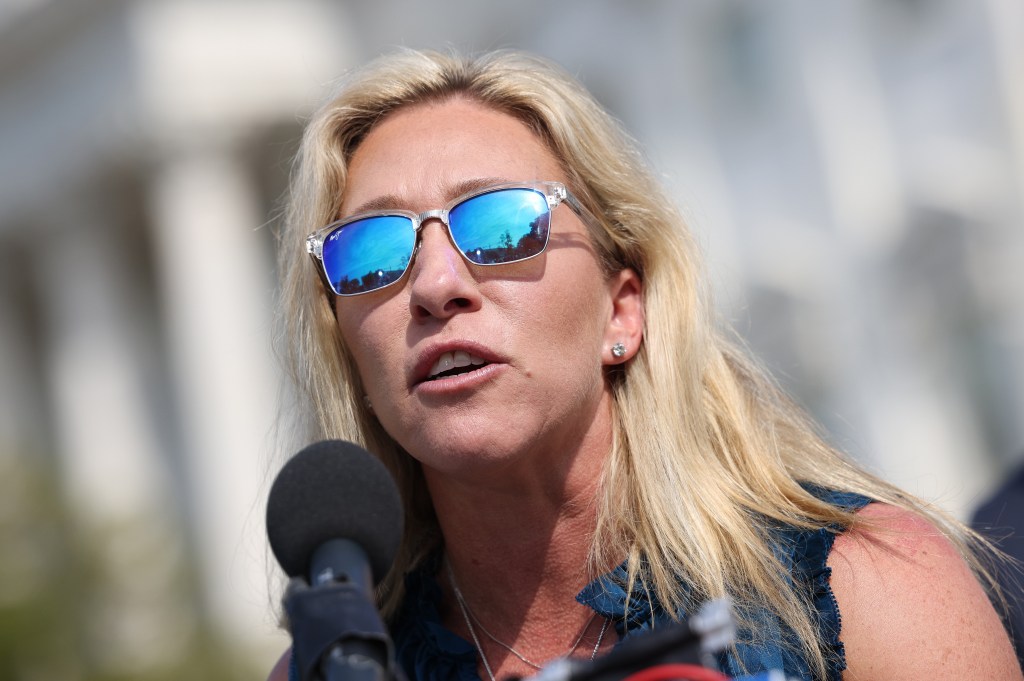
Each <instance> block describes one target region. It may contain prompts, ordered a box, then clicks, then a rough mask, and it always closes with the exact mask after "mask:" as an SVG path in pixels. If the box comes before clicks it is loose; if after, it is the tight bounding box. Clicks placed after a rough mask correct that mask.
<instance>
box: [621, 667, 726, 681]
mask: <svg viewBox="0 0 1024 681" xmlns="http://www.w3.org/2000/svg"><path fill="white" fill-rule="evenodd" d="M678 679H684V680H685V681H729V677H728V676H726V675H724V674H721V673H719V672H716V671H715V670H714V669H708V668H707V667H698V666H697V665H695V664H663V665H659V666H657V667H649V668H647V669H644V670H643V671H639V672H637V673H635V674H632V675H630V676H627V677H626V678H625V679H624V681H677V680H678Z"/></svg>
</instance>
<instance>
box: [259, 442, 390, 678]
mask: <svg viewBox="0 0 1024 681" xmlns="http://www.w3.org/2000/svg"><path fill="white" fill-rule="evenodd" d="M267 536H268V538H269V540H270V548H271V550H272V551H273V552H274V556H275V557H276V558H277V561H278V562H279V563H280V564H281V567H282V568H283V569H284V571H285V572H286V573H287V574H288V576H289V577H291V578H292V579H291V582H290V583H289V586H288V590H287V592H286V594H285V597H284V609H285V613H286V615H287V618H288V624H289V629H290V631H291V634H292V644H293V645H292V654H293V656H294V658H295V662H296V663H297V665H298V669H299V676H300V678H301V679H302V681H340V680H342V679H346V680H359V681H364V680H365V681H383V680H392V679H402V675H401V672H400V670H399V669H398V666H397V664H396V663H395V658H394V647H393V645H392V642H391V638H390V636H389V634H388V630H387V627H386V626H385V625H384V622H383V621H382V619H381V617H380V613H379V612H378V610H377V607H376V605H375V603H374V595H373V590H374V587H375V585H376V584H377V583H378V582H379V581H380V580H381V579H382V578H383V577H384V575H385V574H387V572H388V570H389V569H390V567H391V564H392V563H393V562H394V558H395V554H396V553H397V551H398V544H399V542H400V540H401V537H402V502H401V498H400V497H399V494H398V490H397V488H396V487H395V483H394V480H393V479H392V478H391V475H390V473H389V472H388V471H387V469H386V468H385V467H384V465H383V464H382V463H381V462H380V461H379V460H378V459H377V458H376V457H374V456H373V455H372V454H370V453H369V452H367V451H366V450H365V449H362V448H361V447H358V446H357V445H354V444H352V443H350V442H344V441H341V440H326V441H323V442H317V443H315V444H312V445H310V446H308V447H306V448H305V449H303V450H302V451H300V452H299V453H298V454H296V455H295V456H294V457H292V458H291V459H290V460H289V461H288V463H287V464H285V466H284V467H283V468H282V469H281V472H280V473H278V476H277V478H276V479H275V480H274V484H273V486H272V487H271V490H270V496H269V498H268V500H267Z"/></svg>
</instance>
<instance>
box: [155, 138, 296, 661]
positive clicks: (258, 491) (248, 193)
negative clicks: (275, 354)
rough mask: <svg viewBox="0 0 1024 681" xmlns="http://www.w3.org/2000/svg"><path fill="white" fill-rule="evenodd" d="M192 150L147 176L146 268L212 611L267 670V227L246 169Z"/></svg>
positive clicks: (275, 648) (271, 651) (270, 392)
mask: <svg viewBox="0 0 1024 681" xmlns="http://www.w3.org/2000/svg"><path fill="white" fill-rule="evenodd" d="M199 146H201V145H197V147H196V148H194V149H191V150H181V149H179V150H177V151H174V152H172V153H170V154H168V155H166V156H165V157H164V159H165V160H164V162H163V163H162V165H161V166H160V167H158V168H157V170H156V172H155V173H154V175H153V176H152V178H151V183H150V196H149V206H150V212H151V217H152V221H153V229H154V235H155V236H154V242H155V244H156V248H155V251H156V267H157V269H158V278H159V282H160V287H161V291H162V293H161V295H162V299H163V312H164V316H165V320H166V326H167V330H168V343H169V347H170V351H171V362H172V367H173V374H174V379H175V384H176V389H177V396H178V402H179V412H180V414H181V419H182V425H183V433H182V438H181V439H182V442H183V447H184V452H183V453H184V457H185V462H186V465H187V468H188V475H189V485H190V488H191V490H192V493H193V498H192V499H191V500H190V506H191V509H192V514H193V525H194V530H195V532H194V534H195V535H196V537H197V540H198V543H199V549H200V551H201V560H202V567H203V569H204V572H205V580H206V584H205V586H206V596H207V599H208V604H209V608H210V613H211V614H212V616H213V617H214V619H215V620H217V621H219V623H220V624H221V625H222V626H223V629H224V631H225V633H226V634H227V635H228V636H229V637H234V638H235V639H236V641H237V642H238V643H240V644H241V643H245V642H251V641H264V642H266V641H267V640H268V637H274V638H276V642H275V643H273V644H268V645H263V646H260V648H261V649H260V650H258V651H256V653H257V654H262V655H264V656H266V660H267V662H268V663H269V660H270V659H271V658H272V657H275V656H276V655H279V654H280V651H281V650H283V647H284V645H285V641H284V638H283V637H282V635H281V634H280V633H277V632H276V631H275V629H274V623H273V619H272V617H271V608H270V603H269V600H268V598H267V597H266V595H265V594H266V587H267V583H268V580H267V573H266V570H265V565H266V559H267V555H268V551H267V550H266V548H265V547H266V540H265V529H264V515H263V505H264V501H265V499H264V496H265V493H266V488H267V485H266V484H264V483H265V478H266V475H265V473H264V470H265V461H266V460H267V459H268V457H267V456H265V455H266V453H267V449H268V438H269V435H270V434H271V432H272V430H273V427H274V424H275V417H276V413H275V407H274V404H275V400H276V396H277V379H276V372H275V370H274V366H275V364H274V360H273V358H272V353H271V350H270V326H271V322H272V316H273V315H272V307H273V306H272V301H273V291H274V279H273V267H272V263H271V259H270V257H269V254H268V252H267V250H268V249H267V248H266V247H265V246H264V243H265V242H266V241H268V240H269V236H268V235H267V234H266V233H264V232H261V231H260V230H261V229H268V227H266V226H265V221H266V217H265V216H264V215H262V214H261V210H260V205H261V204H260V201H259V193H258V189H257V187H255V186H254V182H253V179H252V178H251V177H250V175H249V173H248V172H247V171H248V169H247V168H246V167H245V164H244V163H243V162H242V161H241V160H240V159H239V158H238V157H237V156H236V155H234V154H232V153H231V152H230V151H227V150H222V149H216V148H213V145H210V146H206V147H203V148H199Z"/></svg>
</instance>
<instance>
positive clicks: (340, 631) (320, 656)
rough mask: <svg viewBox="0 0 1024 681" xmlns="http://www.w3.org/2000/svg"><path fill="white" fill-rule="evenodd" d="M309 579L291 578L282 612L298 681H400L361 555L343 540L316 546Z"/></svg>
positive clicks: (357, 548) (370, 578) (368, 571)
mask: <svg viewBox="0 0 1024 681" xmlns="http://www.w3.org/2000/svg"><path fill="white" fill-rule="evenodd" d="M310 575H311V579H310V581H309V582H308V583H307V582H306V580H304V579H301V578H295V579H292V580H291V582H290V583H289V586H288V590H287V592H286V593H285V596H284V609H285V612H286V613H287V615H288V622H289V625H290V629H291V634H292V643H293V655H294V656H295V661H296V663H297V664H298V668H299V677H300V679H302V681H404V677H403V675H402V673H401V671H400V670H399V669H398V666H397V664H395V656H394V646H393V644H392V642H391V637H390V636H389V634H388V631H387V627H385V626H384V622H383V620H382V619H381V617H380V613H379V612H378V611H377V607H376V606H375V605H374V603H373V597H372V590H371V587H370V585H371V584H372V581H371V580H372V577H371V573H370V567H369V561H368V560H367V559H366V554H365V553H364V552H363V550H362V548H360V547H359V546H358V545H357V544H355V543H354V542H352V541H349V540H347V539H334V540H331V541H329V542H326V543H325V544H323V545H321V546H320V547H319V548H318V549H317V550H316V551H315V552H314V554H313V557H312V559H311V561H310Z"/></svg>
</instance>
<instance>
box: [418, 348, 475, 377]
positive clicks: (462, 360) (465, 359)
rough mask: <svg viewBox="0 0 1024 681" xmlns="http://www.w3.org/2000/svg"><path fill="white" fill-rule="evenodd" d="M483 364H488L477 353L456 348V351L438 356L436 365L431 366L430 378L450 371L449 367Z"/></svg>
mask: <svg viewBox="0 0 1024 681" xmlns="http://www.w3.org/2000/svg"><path fill="white" fill-rule="evenodd" d="M471 364H472V365H481V364H487V362H486V361H485V360H483V359H481V358H480V357H477V356H476V355H471V354H469V353H468V352H466V351H464V350H456V351H455V352H446V353H444V354H443V355H441V356H440V357H438V358H437V361H436V362H434V366H432V367H430V376H429V377H430V378H433V377H434V376H437V375H438V374H440V373H442V372H444V371H448V370H449V369H455V368H457V367H468V366H469V365H471Z"/></svg>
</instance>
